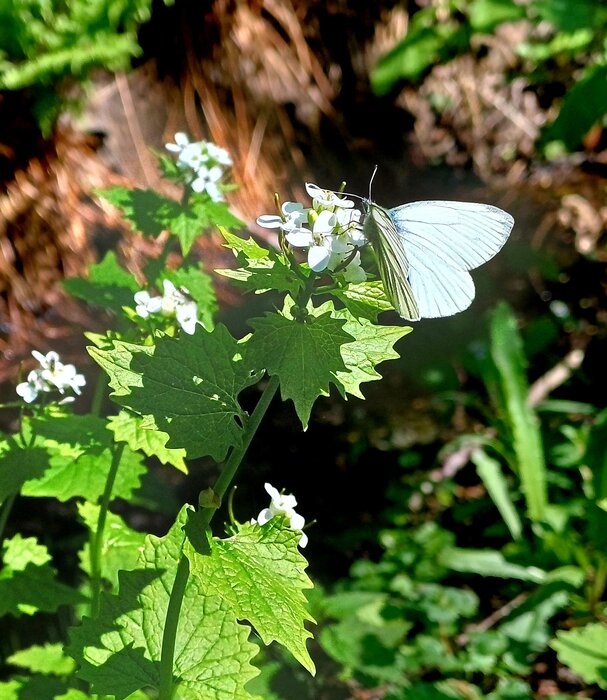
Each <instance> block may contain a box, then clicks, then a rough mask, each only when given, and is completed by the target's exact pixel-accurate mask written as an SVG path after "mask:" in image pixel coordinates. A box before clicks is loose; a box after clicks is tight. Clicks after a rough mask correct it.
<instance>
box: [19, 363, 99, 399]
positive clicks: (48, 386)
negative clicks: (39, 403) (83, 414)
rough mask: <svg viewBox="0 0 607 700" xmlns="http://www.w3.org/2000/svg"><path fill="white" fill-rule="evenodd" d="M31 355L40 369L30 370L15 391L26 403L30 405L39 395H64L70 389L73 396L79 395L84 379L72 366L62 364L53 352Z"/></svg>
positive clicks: (84, 382)
mask: <svg viewBox="0 0 607 700" xmlns="http://www.w3.org/2000/svg"><path fill="white" fill-rule="evenodd" d="M32 355H33V356H34V357H35V358H36V360H38V363H39V364H40V367H38V368H37V369H34V370H32V371H31V372H30V373H29V374H28V375H27V381H25V382H21V383H20V384H18V385H17V387H16V389H15V391H16V392H17V395H18V396H20V397H21V398H22V399H23V400H24V401H25V402H26V403H32V402H33V401H35V400H36V399H37V398H38V395H39V394H41V393H50V392H52V391H58V392H59V393H60V394H64V393H65V391H66V389H71V390H72V391H73V392H74V393H75V394H80V393H81V388H82V387H83V386H84V385H85V384H86V379H85V378H84V376H83V375H82V374H78V372H77V371H76V368H75V367H74V365H71V364H67V365H65V364H63V362H61V360H60V359H59V355H58V354H57V353H56V352H55V351H53V350H51V351H50V352H49V353H47V354H46V355H43V354H42V353H41V352H38V351H37V350H33V351H32ZM63 402H65V399H64V401H63ZM63 402H62V403H63Z"/></svg>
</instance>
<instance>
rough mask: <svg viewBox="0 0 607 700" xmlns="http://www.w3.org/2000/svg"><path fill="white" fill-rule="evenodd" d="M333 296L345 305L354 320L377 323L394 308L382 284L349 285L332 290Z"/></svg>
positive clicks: (362, 283)
mask: <svg viewBox="0 0 607 700" xmlns="http://www.w3.org/2000/svg"><path fill="white" fill-rule="evenodd" d="M331 294H332V296H334V297H336V298H337V299H339V300H340V301H341V302H342V303H343V304H344V305H345V307H346V308H347V309H348V311H349V312H350V313H351V314H352V316H353V317H354V318H366V319H368V320H369V321H377V317H378V316H379V314H380V313H381V312H382V311H390V310H391V309H392V308H393V307H392V304H391V303H390V301H388V298H387V297H386V293H385V292H384V286H383V283H382V282H361V283H359V284H349V285H348V286H347V287H343V288H339V289H333V290H331Z"/></svg>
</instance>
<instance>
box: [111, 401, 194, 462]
mask: <svg viewBox="0 0 607 700" xmlns="http://www.w3.org/2000/svg"><path fill="white" fill-rule="evenodd" d="M107 427H108V430H111V431H112V432H113V433H114V440H116V441H117V442H126V443H127V444H128V446H129V447H130V448H131V450H133V452H136V451H137V450H141V452H143V454H145V455H147V456H148V457H156V458H157V459H158V460H159V461H160V462H161V463H162V464H170V465H171V466H172V467H175V468H176V469H179V471H180V472H183V473H184V474H187V473H188V468H187V465H186V463H185V461H184V460H185V456H186V452H185V450H184V449H177V450H172V449H170V448H169V447H167V446H166V443H167V441H168V439H169V436H168V435H167V434H166V433H163V432H162V430H158V428H155V427H154V426H153V425H150V422H149V421H146V419H145V418H142V417H141V416H137V415H135V414H134V413H129V412H128V411H120V413H119V414H118V415H117V416H110V417H109V418H108V423H107Z"/></svg>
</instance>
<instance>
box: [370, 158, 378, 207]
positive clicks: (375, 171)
mask: <svg viewBox="0 0 607 700" xmlns="http://www.w3.org/2000/svg"><path fill="white" fill-rule="evenodd" d="M377 168H378V166H377V165H375V167H374V168H373V174H372V175H371V179H370V180H369V201H370V202H371V201H372V199H371V186H372V185H373V180H374V179H375V174H376V173H377Z"/></svg>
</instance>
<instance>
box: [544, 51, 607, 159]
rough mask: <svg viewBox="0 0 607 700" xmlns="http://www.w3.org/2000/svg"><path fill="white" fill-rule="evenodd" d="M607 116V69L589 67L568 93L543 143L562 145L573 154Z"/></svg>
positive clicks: (546, 132) (601, 66)
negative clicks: (554, 142) (589, 132)
mask: <svg viewBox="0 0 607 700" xmlns="http://www.w3.org/2000/svg"><path fill="white" fill-rule="evenodd" d="M605 114H607V65H598V66H590V67H588V68H587V69H586V71H585V73H584V75H583V77H582V78H581V79H580V80H579V81H578V82H577V83H576V84H575V85H574V86H573V87H572V88H571V89H570V90H568V91H567V94H566V95H565V97H564V99H563V104H562V105H561V109H560V111H559V114H558V116H557V118H556V119H555V120H554V122H552V124H550V125H549V126H548V127H546V129H545V130H544V132H543V134H542V141H543V142H544V143H547V142H549V141H562V142H563V143H564V144H565V146H566V148H567V149H568V150H570V151H574V150H577V149H579V148H580V147H581V145H582V141H583V139H584V137H585V136H586V134H587V133H588V131H589V130H590V129H591V127H592V126H593V125H594V124H596V123H597V122H599V121H600V120H601V119H602V118H603V117H604V116H605Z"/></svg>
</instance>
